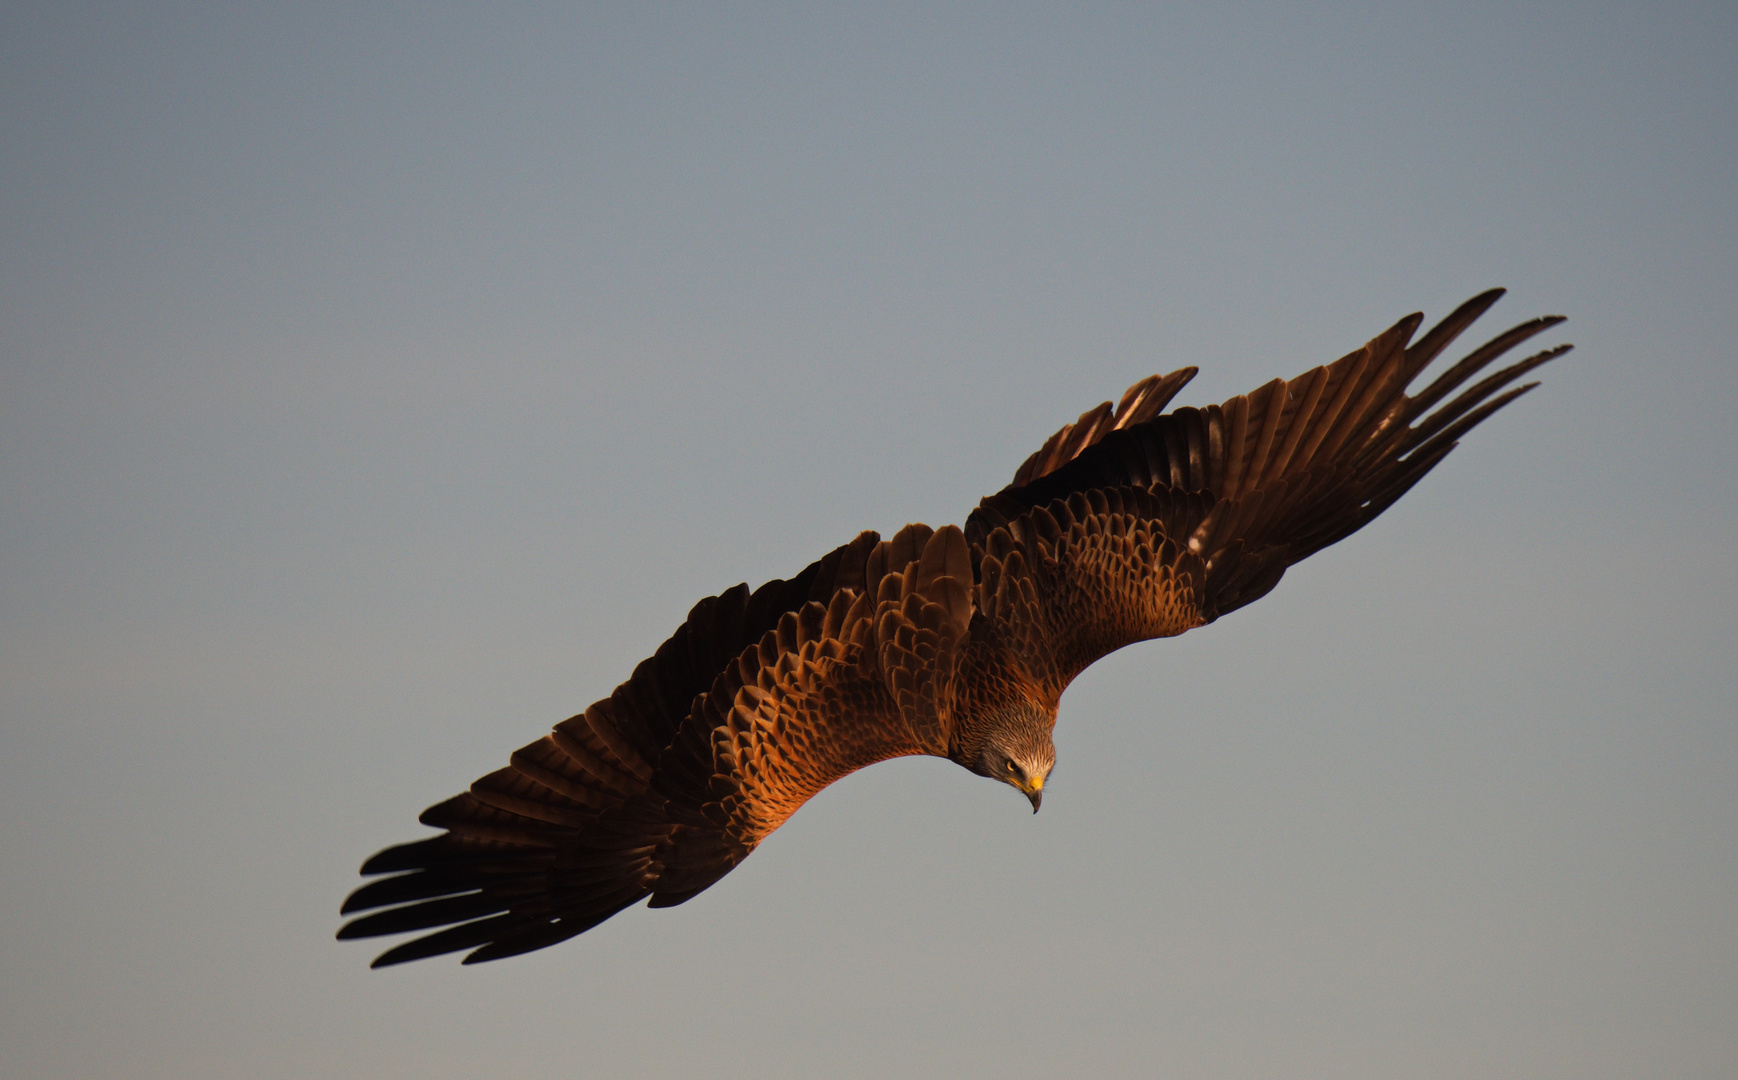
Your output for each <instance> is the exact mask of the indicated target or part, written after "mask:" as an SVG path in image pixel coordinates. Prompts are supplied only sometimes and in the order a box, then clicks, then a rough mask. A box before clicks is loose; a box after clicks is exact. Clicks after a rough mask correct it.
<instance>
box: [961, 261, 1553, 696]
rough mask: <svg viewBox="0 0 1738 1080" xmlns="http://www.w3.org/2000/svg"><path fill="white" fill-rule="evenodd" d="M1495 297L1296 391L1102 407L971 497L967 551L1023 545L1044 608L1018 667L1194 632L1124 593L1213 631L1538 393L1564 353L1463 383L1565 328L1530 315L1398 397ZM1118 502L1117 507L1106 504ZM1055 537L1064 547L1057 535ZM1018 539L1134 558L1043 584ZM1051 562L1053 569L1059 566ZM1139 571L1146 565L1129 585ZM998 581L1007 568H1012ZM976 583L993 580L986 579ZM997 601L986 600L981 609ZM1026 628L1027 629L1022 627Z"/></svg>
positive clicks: (1151, 383)
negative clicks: (999, 484)
mask: <svg viewBox="0 0 1738 1080" xmlns="http://www.w3.org/2000/svg"><path fill="white" fill-rule="evenodd" d="M1501 296H1502V290H1500V289H1493V290H1491V291H1490V292H1486V293H1483V294H1481V295H1479V296H1476V297H1474V298H1473V299H1471V300H1469V301H1467V302H1466V303H1465V304H1463V305H1461V306H1460V307H1459V308H1458V309H1456V310H1455V311H1454V312H1453V313H1452V314H1450V315H1449V316H1448V317H1447V318H1446V319H1444V320H1443V321H1442V322H1440V323H1438V324H1437V325H1436V326H1435V327H1433V328H1431V329H1430V330H1429V331H1428V332H1427V333H1425V334H1424V335H1423V336H1422V337H1420V338H1419V339H1418V340H1417V341H1416V342H1412V340H1411V339H1412V336H1413V334H1414V333H1415V332H1416V331H1417V330H1418V327H1419V325H1420V324H1421V322H1422V316H1420V315H1411V316H1408V317H1407V318H1405V319H1402V320H1400V322H1398V323H1396V324H1395V325H1394V326H1393V327H1391V328H1390V329H1389V330H1387V331H1386V332H1384V333H1383V334H1381V335H1379V336H1377V337H1376V338H1374V339H1373V340H1371V341H1370V342H1369V343H1368V344H1366V345H1365V346H1364V347H1363V348H1361V349H1358V350H1357V351H1355V352H1352V353H1350V354H1348V355H1346V356H1344V357H1342V358H1340V359H1339V360H1336V361H1334V362H1333V363H1332V364H1328V365H1326V366H1325V367H1318V368H1316V369H1314V370H1312V371H1309V372H1305V373H1304V374H1303V375H1300V376H1298V377H1297V378H1295V379H1292V380H1290V381H1289V382H1288V381H1285V380H1281V379H1275V380H1274V381H1272V382H1270V383H1268V384H1267V385H1265V386H1262V387H1261V388H1259V389H1257V390H1256V391H1254V392H1253V393H1250V394H1247V395H1240V396H1238V397H1235V398H1232V399H1231V400H1230V401H1227V402H1225V403H1223V404H1221V405H1210V406H1207V407H1206V408H1180V409H1176V410H1174V411H1173V412H1170V413H1166V414H1164V415H1162V416H1140V415H1138V414H1139V412H1140V409H1139V407H1137V408H1136V409H1135V410H1133V411H1131V413H1130V417H1131V419H1130V421H1129V422H1126V423H1125V422H1120V421H1119V420H1118V419H1116V418H1118V417H1120V416H1122V411H1121V410H1119V411H1118V412H1117V413H1115V414H1111V413H1109V412H1108V406H1104V407H1101V409H1099V410H1094V411H1092V412H1089V413H1087V414H1085V415H1084V416H1082V418H1081V419H1080V421H1077V422H1076V423H1075V424H1073V425H1070V426H1069V427H1066V428H1064V429H1063V430H1062V431H1060V432H1058V433H1057V435H1055V436H1053V437H1052V438H1051V439H1050V441H1048V442H1047V443H1045V447H1044V449H1042V450H1040V451H1039V452H1038V453H1037V454H1035V455H1033V457H1032V458H1031V459H1028V462H1027V464H1026V465H1025V466H1022V468H1021V471H1020V473H1019V474H1017V476H1016V480H1015V483H1014V484H1012V485H1010V486H1008V487H1006V488H1004V489H1003V490H1002V491H1000V492H998V493H997V494H995V495H992V496H990V497H989V498H987V499H985V500H984V501H983V502H982V503H980V504H979V506H978V508H977V509H976V510H975V511H973V513H972V515H971V517H970V518H969V519H968V521H967V523H966V537H967V539H968V540H969V541H971V543H972V544H973V545H974V546H977V547H982V548H983V549H984V550H985V551H986V552H987V553H989V554H990V555H994V554H995V553H996V552H997V551H998V550H999V549H1000V547H1005V546H1007V545H1009V544H1012V545H1014V546H1015V547H1021V548H1022V549H1023V550H1022V566H1023V568H1024V570H1023V572H1024V573H1025V574H1026V575H1027V576H1028V577H1030V578H1031V579H1032V580H1031V582H1030V584H1029V586H1028V587H1029V588H1031V589H1032V590H1034V595H1035V596H1036V600H1034V601H1032V602H1030V603H1028V605H1027V606H1028V608H1029V609H1030V611H1031V612H1032V614H1031V615H1030V616H1028V618H1030V619H1037V620H1038V621H1037V622H1036V623H1034V624H1033V625H1038V624H1040V623H1041V624H1042V625H1044V626H1045V627H1047V629H1046V631H1045V632H1044V633H1043V634H1041V635H1037V640H1035V641H1034V642H1032V643H1031V645H1030V647H1031V648H1033V649H1035V650H1037V651H1036V652H1035V653H1034V654H1033V655H1032V656H1031V657H1030V658H1029V659H1028V663H1029V664H1033V665H1036V664H1038V663H1040V662H1041V661H1044V660H1049V661H1051V662H1052V664H1053V666H1055V667H1056V669H1057V670H1058V672H1059V673H1061V674H1064V675H1067V676H1068V677H1072V673H1073V672H1074V671H1077V670H1078V669H1079V667H1082V666H1084V664H1085V663H1090V662H1091V660H1092V659H1095V658H1096V657H1095V656H1092V655H1091V654H1092V652H1093V650H1094V649H1101V648H1102V649H1104V650H1105V651H1109V648H1114V647H1118V646H1120V645H1122V644H1128V643H1129V642H1132V641H1138V640H1144V639H1145V638H1146V637H1156V636H1162V635H1164V634H1167V633H1178V632H1181V629H1186V628H1187V627H1184V626H1181V624H1180V623H1178V622H1175V621H1171V616H1169V615H1167V616H1166V617H1163V618H1160V617H1158V616H1157V615H1137V614H1136V613H1135V611H1133V610H1130V609H1129V605H1130V604H1131V603H1132V602H1133V597H1134V596H1139V597H1141V598H1143V599H1142V602H1148V601H1151V600H1152V598H1154V597H1157V596H1160V595H1162V596H1164V597H1166V601H1165V603H1166V604H1167V605H1168V604H1170V603H1172V602H1173V601H1174V602H1175V603H1177V604H1179V605H1182V606H1183V607H1186V606H1188V604H1191V603H1192V604H1193V605H1194V607H1195V610H1196V613H1197V616H1198V618H1197V622H1211V621H1212V620H1213V619H1216V618H1218V617H1219V616H1220V615H1223V614H1225V613H1227V612H1230V611H1234V610H1236V609H1237V608H1239V607H1242V606H1243V605H1245V604H1248V603H1250V602H1251V601H1253V600H1256V599H1258V598H1260V597H1261V596H1263V595H1265V594H1266V593H1267V592H1268V591H1269V590H1270V589H1272V588H1273V587H1274V585H1276V584H1277V583H1278V582H1279V579H1280V577H1281V575H1283V574H1284V572H1285V570H1286V568H1287V567H1288V566H1290V565H1292V564H1294V563H1296V562H1298V561H1300V560H1302V559H1305V558H1308V557H1309V556H1310V555H1312V554H1314V553H1315V552H1317V551H1320V550H1321V549H1322V548H1324V547H1326V546H1328V545H1329V544H1332V543H1335V542H1336V541H1339V540H1342V539H1344V538H1345V537H1346V536H1349V535H1350V534H1352V533H1353V532H1356V531H1357V530H1358V529H1360V528H1362V527H1363V526H1364V525H1365V524H1367V523H1368V522H1370V521H1371V520H1373V519H1374V518H1376V517H1377V516H1378V515H1379V514H1381V513H1382V511H1384V510H1386V509H1387V508H1388V507H1389V506H1391V505H1393V503H1394V501H1395V500H1397V499H1398V498H1399V497H1400V496H1401V495H1403V494H1405V492H1406V491H1407V490H1408V489H1409V488H1410V487H1411V486H1412V485H1413V484H1415V483H1417V482H1418V481H1419V480H1420V479H1422V478H1423V476H1424V475H1425V474H1426V473H1428V472H1429V471H1430V470H1431V469H1432V468H1434V467H1435V466H1436V465H1437V463H1438V462H1440V461H1441V460H1442V459H1443V458H1444V457H1445V456H1446V455H1447V454H1448V453H1449V452H1450V451H1451V450H1453V449H1454V447H1455V445H1456V442H1457V440H1458V439H1459V438H1460V437H1461V436H1462V435H1464V434H1465V433H1466V432H1467V431H1468V430H1470V429H1471V428H1472V427H1474V426H1476V425H1477V424H1478V423H1480V422H1482V421H1483V420H1484V419H1485V418H1486V417H1488V416H1490V415H1491V414H1492V413H1494V412H1496V411H1497V410H1498V409H1500V408H1502V407H1503V406H1504V405H1506V404H1508V403H1509V402H1510V401H1512V400H1514V399H1515V398H1516V397H1519V396H1520V395H1521V394H1523V393H1526V392H1527V391H1528V390H1529V389H1531V388H1532V385H1533V384H1526V385H1519V386H1515V385H1513V384H1514V383H1516V382H1517V380H1519V379H1520V378H1522V377H1523V376H1525V375H1526V374H1528V373H1529V372H1531V371H1532V370H1534V369H1535V368H1537V367H1539V366H1540V365H1541V364H1544V363H1546V362H1548V361H1550V360H1552V359H1554V358H1556V357H1558V356H1561V355H1562V354H1563V353H1565V352H1567V351H1568V349H1569V346H1567V345H1562V346H1558V347H1556V348H1552V349H1547V350H1545V351H1543V352H1540V353H1537V354H1535V355H1533V356H1530V357H1528V358H1526V359H1524V360H1521V361H1519V362H1517V363H1514V364H1511V365H1509V366H1507V367H1504V368H1501V369H1500V370H1498V371H1496V372H1495V373H1494V374H1490V375H1487V376H1485V377H1483V378H1481V379H1479V380H1478V381H1476V382H1473V381H1472V380H1473V379H1474V377H1475V376H1478V375H1479V374H1480V373H1481V372H1483V371H1484V370H1485V369H1486V368H1487V367H1489V366H1490V364H1491V363H1492V362H1493V361H1495V360H1496V359H1497V358H1498V357H1500V356H1502V355H1503V354H1505V353H1507V352H1508V351H1509V350H1511V349H1513V348H1514V347H1515V346H1516V345H1519V344H1521V343H1522V342H1524V341H1526V340H1528V339H1529V338H1532V337H1534V336H1535V335H1537V334H1539V333H1541V332H1542V331H1544V330H1547V329H1549V328H1550V327H1553V326H1556V325H1557V324H1558V323H1560V322H1562V321H1563V320H1562V318H1561V317H1558V316H1549V317H1545V318H1539V319H1533V320H1530V321H1528V322H1525V323H1522V324H1521V325H1519V326H1517V327H1515V328H1513V329H1511V330H1509V331H1507V332H1505V333H1503V334H1501V335H1499V336H1497V337H1496V338H1494V339H1493V340H1491V341H1490V342H1488V343H1487V344H1485V345H1483V346H1481V347H1479V348H1477V349H1475V350H1473V351H1472V352H1471V353H1470V354H1468V355H1467V357H1466V358H1465V359H1463V360H1461V361H1459V362H1457V363H1455V364H1453V365H1451V366H1450V367H1449V368H1448V369H1447V370H1446V371H1444V372H1443V374H1442V375H1441V376H1440V377H1438V378H1437V379H1436V380H1434V381H1433V382H1431V383H1430V384H1429V385H1427V386H1426V387H1425V388H1424V389H1423V390H1421V391H1419V392H1418V393H1417V394H1416V395H1414V396H1408V395H1407V393H1406V388H1407V387H1408V386H1409V385H1410V384H1411V383H1412V382H1414V381H1415V380H1416V379H1417V377H1418V376H1419V374H1420V373H1421V372H1422V371H1423V370H1424V368H1425V367H1426V366H1427V365H1429V364H1430V362H1431V361H1432V360H1434V359H1436V358H1437V357H1438V356H1439V355H1441V353H1442V352H1443V351H1444V350H1445V349H1447V347H1448V346H1449V345H1450V344H1451V343H1452V342H1453V341H1454V340H1455V339H1456V338H1457V337H1458V336H1459V335H1460V334H1461V332H1463V331H1464V330H1465V329H1466V328H1467V327H1468V326H1470V325H1471V324H1472V323H1473V322H1474V321H1475V320H1476V319H1477V318H1478V317H1479V316H1480V315H1482V314H1483V313H1484V312H1485V311H1486V310H1488V309H1489V308H1490V307H1491V305H1492V304H1494V303H1496V301H1497V300H1498V299H1499V298H1500V297H1501ZM1409 342H1410V344H1409ZM1193 374H1194V369H1193V368H1185V369H1183V370H1182V371H1179V372H1176V373H1174V374H1173V375H1170V376H1166V377H1165V378H1164V379H1162V380H1161V379H1157V377H1154V378H1153V379H1147V380H1143V381H1142V382H1140V383H1137V384H1135V387H1134V388H1132V389H1131V390H1130V395H1129V396H1125V398H1124V401H1125V403H1126V402H1128V401H1130V400H1131V399H1132V398H1133V397H1134V396H1135V395H1136V394H1137V391H1141V392H1144V391H1145V389H1146V388H1149V387H1159V386H1167V387H1168V386H1170V385H1171V384H1173V383H1174V384H1175V385H1176V386H1181V385H1182V383H1183V382H1184V381H1187V379H1188V377H1189V376H1191V375H1193ZM1469 384H1470V385H1469ZM1450 395H1455V396H1453V397H1452V400H1448V401H1447V404H1441V403H1442V402H1443V401H1444V399H1448V398H1450ZM1082 499H1084V500H1085V502H1082V501H1081V500H1082ZM1118 499H1120V500H1121V504H1120V505H1121V507H1122V508H1121V509H1120V510H1116V509H1110V507H1111V506H1112V505H1113V504H1114V503H1115V501H1116V500H1118ZM1100 500H1104V503H1103V505H1104V506H1105V507H1106V508H1105V509H1101V508H1100V506H1101V503H1100ZM1131 515H1132V516H1131ZM1053 519H1054V520H1055V522H1056V523H1055V524H1052V520H1053ZM1062 519H1067V520H1068V521H1069V522H1070V524H1068V525H1066V526H1064V525H1062V524H1061V520H1062ZM1136 523H1138V524H1136ZM1073 530H1079V533H1078V534H1076V533H1075V532H1074V531H1073ZM1063 533H1067V536H1068V538H1067V542H1066V543H1062V542H1061V540H1060V539H1059V538H1060V537H1061V536H1062V534H1063ZM1001 534H1006V535H1005V537H1003V536H1001ZM1053 536H1054V537H1057V538H1058V539H1053ZM1028 537H1036V538H1037V545H1038V548H1039V549H1041V550H1042V551H1049V550H1050V549H1051V547H1054V546H1056V545H1057V544H1059V543H1060V544H1061V547H1059V548H1057V550H1059V551H1061V550H1073V551H1076V552H1084V551H1085V550H1087V547H1090V546H1091V545H1102V546H1103V548H1104V550H1105V551H1108V550H1109V547H1110V546H1111V545H1112V538H1113V537H1114V538H1117V539H1116V541H1115V543H1117V544H1122V545H1132V547H1128V548H1127V550H1126V551H1124V552H1123V553H1121V554H1119V555H1118V556H1117V557H1116V558H1115V559H1114V560H1112V559H1111V558H1110V556H1109V555H1108V554H1104V555H1099V554H1095V555H1094V556H1093V560H1096V561H1093V562H1092V563H1091V565H1093V566H1094V567H1096V568H1097V569H1095V570H1093V571H1091V572H1090V573H1089V572H1088V571H1087V570H1086V569H1085V567H1086V566H1087V562H1084V561H1079V560H1081V559H1083V558H1084V556H1083V555H1077V556H1075V558H1076V560H1077V562H1076V563H1075V564H1072V565H1073V566H1074V568H1073V569H1072V570H1070V571H1069V572H1068V573H1067V574H1062V575H1059V574H1058V573H1055V572H1049V573H1048V576H1046V572H1044V571H1041V570H1039V569H1038V568H1037V567H1036V566H1035V564H1034V561H1033V558H1032V546H1031V545H1032V541H1031V540H1029V539H1025V538H1028ZM1082 545H1086V547H1083V546H1082ZM1165 545H1171V547H1170V548H1167V547H1165ZM1173 549H1174V550H1175V551H1176V552H1177V553H1178V556H1177V557H1173V556H1172V555H1171V554H1170V552H1171V551H1172V550H1173ZM1149 552H1150V554H1149ZM1183 553H1186V554H1187V555H1189V556H1192V557H1193V559H1192V560H1191V559H1190V558H1183V557H1181V555H1182V554H1183ZM1045 557H1046V558H1048V557H1049V556H1045ZM1056 558H1057V559H1058V560H1059V561H1058V566H1059V567H1060V566H1064V565H1069V564H1066V563H1064V562H1062V561H1060V556H1057V557H1056ZM1042 562H1043V560H1042V559H1040V560H1039V564H1040V565H1041V564H1042ZM987 564H988V560H987V558H986V566H987ZM1137 566H1140V567H1144V569H1142V570H1140V571H1139V572H1138V573H1137V572H1135V570H1134V569H1133V568H1134V567H1137ZM1161 567H1166V568H1168V569H1165V570H1163V571H1161V570H1160V568H1161ZM999 572H1000V573H1002V574H1006V573H1007V571H1006V568H1005V567H1004V568H1003V569H1001V570H1000V571H999ZM1083 574H1084V575H1086V577H1085V578H1083V577H1082V575H1083ZM984 576H985V579H986V581H987V580H988V578H989V577H990V571H989V570H987V569H986V570H985V573H984ZM1161 579H1162V580H1163V582H1164V583H1163V584H1162V585H1161V584H1160V582H1161ZM1119 583H1120V584H1119ZM980 588H982V586H980ZM1047 589H1054V590H1061V591H1062V593H1064V594H1065V595H1050V594H1049V593H1047V592H1046V590H1047ZM1119 589H1120V590H1132V593H1125V592H1119ZM1087 595H1096V596H1099V597H1100V598H1101V600H1100V602H1098V603H1095V604H1092V605H1084V606H1076V607H1074V608H1072V610H1074V611H1075V612H1076V614H1075V615H1074V616H1073V617H1072V618H1073V620H1074V621H1072V622H1070V621H1068V619H1067V618H1064V619H1063V621H1062V622H1061V623H1058V622H1057V619H1058V617H1059V616H1058V615H1057V612H1059V611H1061V610H1063V609H1064V608H1069V607H1070V600H1071V599H1073V598H1079V597H1082V596H1087ZM1184 597H1187V599H1186V600H1185V599H1183V598H1184ZM992 603H994V601H991V600H980V604H981V605H983V606H985V607H986V609H988V607H989V606H991V604H992ZM1034 605H1035V606H1034ZM1164 610H1166V611H1167V612H1169V611H1171V610H1172V609H1171V608H1170V607H1165V609H1164ZM1178 610H1181V608H1178ZM1040 611H1042V613H1043V618H1042V619H1038V613H1039V612H1040ZM1111 612H1115V613H1114V614H1111ZM1184 621H1187V620H1184ZM1022 632H1023V633H1025V634H1026V635H1027V636H1029V637H1030V636H1032V635H1033V633H1034V631H1033V630H1032V627H1031V626H1026V627H1024V629H1023V630H1022ZM1003 633H1005V634H1006V633H1012V631H1008V630H1004V631H1003ZM1065 641H1066V642H1072V643H1073V644H1072V645H1068V646H1064V645H1063V644H1062V643H1063V642H1065ZM1089 643H1090V644H1089ZM1058 650H1060V651H1058ZM1082 650H1084V651H1082ZM1098 655H1103V653H1102V652H1100V653H1098ZM1083 661H1084V663H1083Z"/></svg>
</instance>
